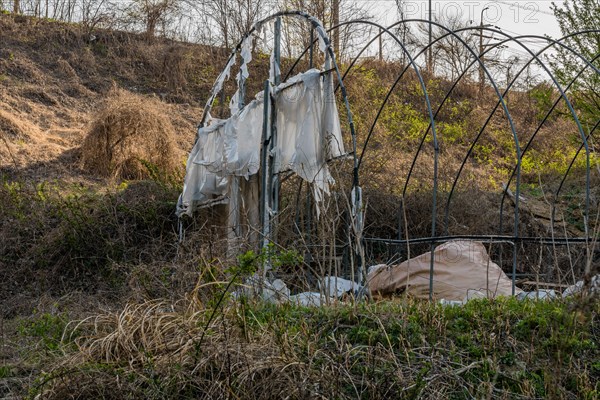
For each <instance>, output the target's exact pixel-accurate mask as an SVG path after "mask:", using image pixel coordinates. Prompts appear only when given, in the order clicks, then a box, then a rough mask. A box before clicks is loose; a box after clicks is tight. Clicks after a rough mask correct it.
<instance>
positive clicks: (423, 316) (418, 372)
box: [30, 282, 598, 399]
mask: <svg viewBox="0 0 600 400" xmlns="http://www.w3.org/2000/svg"><path fill="white" fill-rule="evenodd" d="M223 283H224V282H213V284H211V285H207V284H204V285H203V287H199V288H197V289H196V290H195V291H194V293H193V294H192V295H190V296H188V299H187V300H185V301H181V302H179V303H169V302H166V301H159V300H155V301H148V302H146V303H142V304H132V305H129V306H127V307H125V308H124V309H123V310H122V311H120V312H111V313H102V314H100V315H97V316H93V317H90V318H88V319H87V320H84V321H83V322H81V323H79V324H71V325H70V326H68V327H67V329H66V331H67V332H73V334H71V333H67V334H65V335H63V342H64V343H65V344H68V345H69V346H71V344H72V342H71V341H72V340H73V339H72V336H73V335H75V336H77V335H79V336H78V337H77V338H76V339H75V340H74V341H75V345H76V347H77V349H76V351H75V352H72V351H70V354H69V355H67V356H66V357H64V358H62V360H61V362H60V363H59V365H57V366H56V368H54V369H52V370H51V371H50V372H49V373H47V374H44V375H43V376H42V377H40V379H38V381H37V382H36V384H34V387H33V388H32V392H30V393H31V394H33V395H35V394H36V393H37V394H38V396H39V397H40V398H45V399H64V398H105V399H112V398H114V399H117V398H119V399H120V398H154V399H173V398H182V399H183V398H190V399H192V398H193V399H198V398H206V399H214V398H235V399H279V398H287V399H307V398H310V399H313V398H315V399H321V398H323V399H324V398H336V399H356V398H369V399H404V398H419V399H441V398H488V399H507V398H546V397H547V398H589V397H586V396H588V395H592V397H593V394H594V393H596V392H595V386H594V385H595V383H594V380H595V379H596V378H597V373H596V372H593V371H594V368H593V367H592V364H593V362H594V361H595V360H597V357H598V349H597V346H596V345H595V344H594V343H595V341H596V340H597V338H598V332H597V331H596V330H595V329H594V328H593V326H594V325H595V324H596V323H597V311H598V308H597V306H593V307H592V309H590V310H588V311H585V312H584V311H581V318H575V319H574V318H573V317H572V310H571V308H570V307H571V305H569V304H568V303H564V302H519V301H516V300H514V299H500V300H497V301H473V302H470V303H468V304H467V305H466V306H464V307H449V308H443V307H437V306H432V305H430V304H428V303H426V302H415V301H411V300H409V299H406V300H404V301H401V302H398V303H378V304H355V305H349V306H344V305H339V306H336V307H329V308H322V309H307V308H302V307H293V306H289V305H284V306H272V305H271V306H269V305H264V304H263V305H261V304H255V303H252V302H231V303H229V302H227V301H226V302H225V303H229V304H228V305H225V306H223V304H222V303H221V302H220V301H216V300H217V299H220V298H221V296H220V295H219V290H222V287H221V288H220V289H219V290H216V291H215V292H214V294H215V297H214V298H213V299H212V300H210V301H208V302H206V303H202V302H200V301H199V300H198V298H199V295H200V293H199V291H198V290H199V289H201V290H202V291H205V290H206V289H207V288H208V286H210V287H212V288H213V289H214V288H217V287H219V286H220V285H222V284H223ZM498 337H502V338H505V340H503V341H501V342H499V341H498V339H497V338H498ZM65 348H66V347H65ZM557 354H569V355H572V356H569V357H561V356H560V355H559V356H557ZM550 377H552V378H553V379H549V378H550Z"/></svg>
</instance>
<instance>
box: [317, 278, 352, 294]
mask: <svg viewBox="0 0 600 400" xmlns="http://www.w3.org/2000/svg"><path fill="white" fill-rule="evenodd" d="M319 289H320V290H322V291H323V292H324V293H326V294H328V295H329V297H341V296H343V295H344V294H346V293H348V292H351V293H353V294H357V293H358V292H359V291H360V290H361V289H362V286H361V285H359V284H358V283H356V282H352V281H350V280H348V279H344V278H339V277H337V276H326V277H325V278H323V282H320V281H319Z"/></svg>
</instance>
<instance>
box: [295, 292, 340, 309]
mask: <svg viewBox="0 0 600 400" xmlns="http://www.w3.org/2000/svg"><path fill="white" fill-rule="evenodd" d="M327 300H328V299H327V298H326V297H325V296H323V295H321V293H318V292H304V293H299V294H296V295H293V296H290V302H291V303H293V304H297V305H300V306H306V307H321V306H322V305H324V304H326V303H327ZM332 300H333V299H329V301H332Z"/></svg>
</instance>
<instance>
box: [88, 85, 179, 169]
mask: <svg viewBox="0 0 600 400" xmlns="http://www.w3.org/2000/svg"><path fill="white" fill-rule="evenodd" d="M81 156H82V162H83V167H84V168H85V169H86V170H88V171H90V172H92V173H95V174H98V175H101V176H106V177H114V178H123V179H143V178H146V177H151V176H153V175H155V174H156V173H157V172H159V173H161V174H167V175H168V174H172V173H174V172H175V171H176V169H177V160H178V151H177V148H176V145H175V130H174V128H173V125H172V124H171V121H170V120H169V117H168V116H167V115H165V114H164V113H163V111H162V110H161V103H160V102H159V101H158V100H153V99H147V98H144V97H142V96H139V95H135V94H132V93H128V92H125V91H122V90H117V91H116V92H115V93H113V94H111V95H110V96H109V98H108V100H107V101H106V103H105V104H104V107H103V109H102V110H101V111H100V113H99V114H98V116H97V118H96V119H95V120H94V121H93V122H92V124H91V127H90V129H89V132H88V134H87V136H86V138H85V140H84V142H83V145H82V146H81Z"/></svg>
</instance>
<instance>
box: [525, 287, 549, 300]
mask: <svg viewBox="0 0 600 400" xmlns="http://www.w3.org/2000/svg"><path fill="white" fill-rule="evenodd" d="M555 298H556V292H555V291H554V290H552V289H539V290H534V291H532V292H521V293H519V294H517V299H519V300H525V299H534V300H551V299H555Z"/></svg>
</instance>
